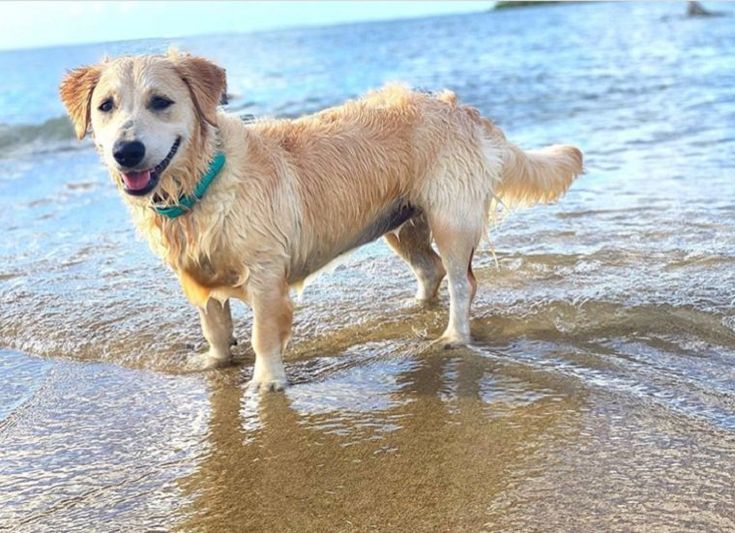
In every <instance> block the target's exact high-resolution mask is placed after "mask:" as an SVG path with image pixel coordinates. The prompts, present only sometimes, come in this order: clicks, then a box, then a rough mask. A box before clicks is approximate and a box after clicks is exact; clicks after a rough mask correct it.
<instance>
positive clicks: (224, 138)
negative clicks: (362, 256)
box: [60, 51, 582, 390]
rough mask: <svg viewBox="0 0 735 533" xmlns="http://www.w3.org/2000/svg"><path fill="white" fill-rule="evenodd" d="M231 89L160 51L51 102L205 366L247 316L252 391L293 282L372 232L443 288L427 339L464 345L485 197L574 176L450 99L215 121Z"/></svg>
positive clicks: (93, 73) (272, 349)
mask: <svg viewBox="0 0 735 533" xmlns="http://www.w3.org/2000/svg"><path fill="white" fill-rule="evenodd" d="M225 83H226V82H225V71H224V70H223V69H222V68H220V67H219V66H217V65H215V64H214V63H212V62H210V61H208V60H206V59H204V58H200V57H196V56H192V55H188V54H184V53H179V52H175V51H171V52H168V53H167V54H165V55H149V56H136V57H120V58H117V59H112V60H106V61H104V62H102V63H101V64H98V65H93V66H84V67H81V68H77V69H75V70H72V71H70V72H69V73H68V74H67V75H66V77H65V78H64V80H63V81H62V83H61V87H60V93H61V99H62V100H63V102H64V104H65V106H66V108H67V110H68V113H69V116H70V117H71V120H72V122H73V124H74V127H75V130H76V133H77V136H78V137H79V138H80V139H81V138H82V137H84V135H85V134H86V132H87V131H88V130H90V131H91V133H92V135H93V137H94V141H95V144H96V146H97V149H98V151H99V152H100V154H101V157H102V159H103V160H104V162H105V163H106V165H107V166H108V167H109V171H110V174H111V176H112V179H113V181H114V183H115V184H116V185H117V187H118V189H119V190H120V193H121V195H122V197H123V199H124V201H125V203H126V204H127V205H128V207H129V208H130V211H131V213H132V217H133V220H134V222H135V225H136V226H137V228H138V230H139V231H140V232H141V233H142V234H143V235H144V236H145V238H146V239H147V240H148V241H149V243H150V245H151V247H152V248H153V250H154V251H155V252H156V253H157V254H158V255H160V256H161V257H162V258H163V260H164V261H165V262H166V263H167V264H168V265H169V266H170V267H171V268H172V269H173V271H174V272H175V273H176V275H177V276H178V278H179V281H180V283H181V286H182V288H183V291H184V293H185V294H186V297H187V298H188V300H189V301H190V302H191V303H192V304H193V305H194V306H196V308H197V309H198V311H199V315H200V319H201V325H202V330H203V333H204V336H205V337H206V339H207V341H208V342H209V351H208V353H207V354H205V355H200V356H197V358H198V361H199V363H198V364H199V366H200V367H202V368H204V367H214V366H221V365H225V364H228V363H229V362H230V358H231V354H230V348H231V346H232V344H233V342H234V339H233V327H232V319H231V316H230V307H229V299H230V298H239V299H241V300H244V301H245V302H247V303H248V304H249V305H250V306H251V307H252V310H253V331H252V338H251V340H252V345H253V349H254V351H255V365H254V369H253V376H252V380H251V382H250V383H251V386H252V387H255V388H257V389H261V390H280V389H282V388H283V387H284V386H285V385H286V383H287V381H286V375H285V371H284V366H283V359H282V355H283V350H284V348H285V347H286V344H287V342H288V340H289V337H290V334H291V323H292V314H293V312H292V309H293V307H292V304H291V300H290V297H289V290H290V288H292V287H298V286H300V285H302V284H303V283H304V280H305V279H306V278H307V277H309V276H311V275H313V274H314V273H316V272H318V271H319V270H321V269H323V268H324V267H325V266H326V265H327V264H328V263H330V262H331V261H333V260H335V259H336V258H338V257H339V256H341V255H343V254H345V253H347V252H349V251H350V250H353V249H354V248H357V247H358V246H361V245H363V244H365V243H368V242H371V241H373V240H375V239H377V238H379V237H384V238H385V240H386V241H387V243H388V244H389V245H390V247H391V248H392V249H393V250H394V251H395V252H396V253H397V254H398V255H399V256H400V257H401V258H402V259H403V260H404V261H406V263H408V265H409V266H410V267H411V269H412V270H413V273H414V274H415V276H416V279H417V280H418V292H417V294H416V297H417V298H418V299H419V300H429V299H431V298H434V297H435V296H436V293H437V289H438V287H439V284H440V283H441V281H442V279H443V278H444V276H445V275H446V276H447V277H448V279H449V296H450V304H449V324H448V326H447V328H446V331H445V332H444V334H443V335H442V336H441V338H440V339H439V341H440V342H441V343H443V344H445V345H450V346H451V345H461V344H465V343H468V342H469V341H470V303H471V302H472V299H473V297H474V295H475V291H476V289H477V283H476V281H475V277H474V276H473V274H472V256H473V253H474V251H475V249H476V247H477V245H478V243H479V241H480V239H481V237H482V236H483V233H484V231H485V228H486V226H487V224H488V217H489V214H490V212H491V210H493V209H494V206H495V205H496V204H495V203H496V202H498V201H500V202H503V203H504V204H506V205H509V206H515V205H529V204H534V203H537V202H550V201H553V200H555V199H557V198H559V197H560V196H561V195H562V194H563V193H564V192H565V191H566V190H567V188H568V187H569V186H570V184H571V183H572V181H573V180H574V179H575V178H576V176H577V175H579V174H580V173H581V172H582V154H581V152H580V151H579V149H577V148H575V147H573V146H568V145H555V146H550V147H547V148H544V149H541V150H535V151H523V150H521V149H520V148H518V147H516V146H514V145H513V144H510V143H509V142H508V141H507V140H506V138H505V136H504V135H503V133H502V132H501V131H500V130H499V129H498V128H497V127H496V126H494V125H493V123H492V122H491V121H490V120H488V119H486V118H483V117H482V116H481V115H480V113H479V112H478V111H477V110H475V109H474V108H472V107H469V106H465V105H461V104H459V103H458V102H457V98H456V97H455V95H454V94H453V93H452V92H450V91H444V92H441V93H439V94H435V95H432V94H425V93H421V92H415V91H412V90H410V89H408V88H404V87H402V86H397V85H390V86H387V87H385V88H383V89H381V90H378V91H375V92H371V93H369V94H367V95H365V96H364V97H363V98H360V99H358V100H354V101H349V102H347V103H345V104H344V105H341V106H339V107H333V108H330V109H326V110H324V111H322V112H320V113H317V114H315V115H310V116H305V117H302V118H299V119H295V120H262V121H256V122H254V123H250V124H245V123H243V122H242V121H241V120H240V118H239V117H237V116H234V115H228V114H226V113H223V112H222V111H220V110H218V104H219V103H220V99H221V97H222V95H223V93H224V91H225ZM432 243H435V245H436V250H437V251H435V250H434V247H433V246H432ZM437 252H438V253H437Z"/></svg>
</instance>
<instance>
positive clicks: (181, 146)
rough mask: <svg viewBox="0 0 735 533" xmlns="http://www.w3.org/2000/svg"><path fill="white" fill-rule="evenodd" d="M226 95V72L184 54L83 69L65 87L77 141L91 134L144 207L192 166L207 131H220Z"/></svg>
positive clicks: (125, 59)
mask: <svg viewBox="0 0 735 533" xmlns="http://www.w3.org/2000/svg"><path fill="white" fill-rule="evenodd" d="M224 91H225V71H224V69H222V68H220V67H218V66H217V65H215V64H213V63H211V62H210V61H208V60H206V59H203V58H200V57H195V56H191V55H185V54H179V53H176V52H169V53H168V54H166V55H161V56H140V57H121V58H118V59H113V60H107V61H104V62H102V63H100V64H98V65H93V66H85V67H80V68H77V69H75V70H72V71H71V72H69V73H68V74H67V76H66V77H65V78H64V80H63V81H62V83H61V87H60V93H61V99H62V101H63V102H64V105H65V106H66V109H67V111H68V113H69V116H70V117H71V120H72V122H73V124H74V129H75V131H76V134H77V137H78V138H80V139H81V138H83V137H84V136H85V135H86V133H87V132H88V131H90V130H91V132H92V135H93V137H94V140H95V144H96V145H97V148H98V150H99V151H100V153H101V155H102V158H103V160H104V162H105V163H106V164H107V166H108V167H109V169H110V172H111V174H112V176H113V179H115V181H116V183H117V185H118V187H120V188H121V189H122V190H123V191H125V192H126V193H127V194H128V195H131V196H133V197H138V198H139V199H140V201H148V198H149V197H150V196H149V195H151V193H152V192H153V191H154V190H155V189H156V188H157V187H158V186H159V183H164V182H165V180H166V178H167V176H169V175H171V174H172V173H173V172H174V171H175V169H176V167H177V166H178V167H180V168H181V166H182V165H183V164H185V163H186V161H185V159H186V157H185V156H183V155H182V154H186V153H187V152H189V153H190V152H191V150H190V149H191V148H192V143H195V142H201V140H202V135H203V133H204V132H206V131H207V127H208V126H207V125H208V124H209V125H216V121H217V105H218V104H219V102H220V99H221V97H222V95H223V94H224ZM189 163H190V162H189ZM163 189H164V190H167V189H168V190H174V189H175V188H174V187H166V186H165V183H164V185H163ZM131 199H132V198H131Z"/></svg>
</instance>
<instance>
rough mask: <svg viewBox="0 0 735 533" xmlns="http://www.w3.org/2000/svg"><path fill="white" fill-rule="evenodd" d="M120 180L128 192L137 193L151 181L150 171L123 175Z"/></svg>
mask: <svg viewBox="0 0 735 533" xmlns="http://www.w3.org/2000/svg"><path fill="white" fill-rule="evenodd" d="M122 178H123V181H124V182H125V187H127V188H128V190H131V191H139V190H140V189H144V188H145V187H147V186H148V182H149V181H151V171H150V170H144V171H143V172H127V173H123V175H122Z"/></svg>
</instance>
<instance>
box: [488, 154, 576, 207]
mask: <svg viewBox="0 0 735 533" xmlns="http://www.w3.org/2000/svg"><path fill="white" fill-rule="evenodd" d="M501 150H502V171H501V177H500V180H499V183H497V184H496V186H495V191H494V192H495V195H496V196H497V197H498V199H499V200H500V201H501V202H502V203H503V204H504V205H506V206H508V207H510V208H513V207H522V206H529V205H533V204H537V203H549V202H553V201H554V200H557V199H558V198H559V197H561V196H562V195H563V194H564V193H565V192H566V191H567V189H568V188H569V186H570V185H571V184H572V182H573V181H574V180H575V179H576V177H577V176H579V175H580V174H582V172H583V171H584V168H583V161H582V152H581V151H580V150H579V148H577V147H575V146H571V145H568V144H555V145H553V146H548V147H546V148H542V149H540V150H527V151H524V150H521V149H520V148H518V147H517V146H514V145H512V144H510V143H506V144H504V146H503V147H502V149H501Z"/></svg>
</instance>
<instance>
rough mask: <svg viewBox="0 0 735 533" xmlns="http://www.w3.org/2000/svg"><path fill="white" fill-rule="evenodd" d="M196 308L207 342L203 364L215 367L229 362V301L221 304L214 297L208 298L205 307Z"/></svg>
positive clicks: (230, 338) (231, 340) (230, 322)
mask: <svg viewBox="0 0 735 533" xmlns="http://www.w3.org/2000/svg"><path fill="white" fill-rule="evenodd" d="M198 309H199V320H200V322H201V325H202V332H203V333H204V338H205V339H207V342H208V343H209V352H208V353H207V356H206V361H204V364H203V366H205V367H216V366H224V365H227V364H229V363H230V360H231V354H230V346H232V345H233V344H234V337H233V336H232V329H233V328H232V314H231V312H230V301H229V300H227V301H225V303H224V305H223V304H221V303H220V302H219V301H217V300H215V299H214V298H210V299H209V300H208V301H207V304H206V308H204V309H202V308H201V307H200V308H198Z"/></svg>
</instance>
